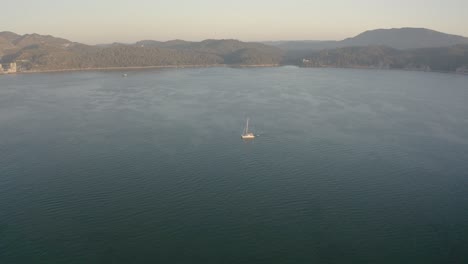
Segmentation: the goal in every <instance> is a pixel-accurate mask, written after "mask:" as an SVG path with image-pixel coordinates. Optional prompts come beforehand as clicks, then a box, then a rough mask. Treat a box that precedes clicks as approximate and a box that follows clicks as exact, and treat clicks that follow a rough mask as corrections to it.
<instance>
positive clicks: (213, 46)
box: [0, 32, 283, 71]
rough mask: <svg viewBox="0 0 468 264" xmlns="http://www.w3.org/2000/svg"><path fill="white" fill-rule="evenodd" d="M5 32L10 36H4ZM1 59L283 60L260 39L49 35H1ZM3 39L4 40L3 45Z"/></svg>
mask: <svg viewBox="0 0 468 264" xmlns="http://www.w3.org/2000/svg"><path fill="white" fill-rule="evenodd" d="M3 35H5V36H7V35H8V36H9V38H8V39H7V38H6V37H2V36H3ZM0 40H1V41H4V42H5V45H3V46H0V49H1V50H2V61H3V62H12V61H16V62H17V63H18V64H19V68H20V70H23V71H28V70H61V69H86V68H106V67H150V66H177V65H180V66H183V65H218V64H240V65H244V64H246V65H265V64H279V63H280V61H281V59H282V54H283V52H282V51H281V50H280V49H279V48H276V47H272V46H268V45H265V44H261V43H251V42H241V41H238V40H204V41H201V42H189V41H182V40H174V41H167V42H158V41H140V42H137V43H135V44H118V43H115V44H111V45H96V46H90V45H84V44H79V43H74V42H70V41H68V40H64V39H60V38H54V37H51V36H41V35H37V34H31V35H24V36H20V35H11V34H10V33H3V32H2V33H0ZM1 43H2V42H0V44H1Z"/></svg>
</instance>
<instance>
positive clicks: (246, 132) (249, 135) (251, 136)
mask: <svg viewBox="0 0 468 264" xmlns="http://www.w3.org/2000/svg"><path fill="white" fill-rule="evenodd" d="M241 138H242V139H254V138H255V135H254V133H252V132H249V118H247V123H246V124H245V127H244V131H243V132H242V135H241Z"/></svg>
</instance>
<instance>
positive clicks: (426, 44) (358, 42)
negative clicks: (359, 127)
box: [264, 28, 468, 50]
mask: <svg viewBox="0 0 468 264" xmlns="http://www.w3.org/2000/svg"><path fill="white" fill-rule="evenodd" d="M264 43H265V44H268V45H272V46H276V47H279V48H281V49H283V50H323V49H335V48H343V47H363V46H387V47H390V48H394V49H401V50H404V49H419V48H436V47H448V46H454V45H457V44H468V38H466V37H462V36H457V35H451V34H446V33H442V32H438V31H434V30H430V29H425V28H392V29H376V30H369V31H366V32H363V33H361V34H359V35H357V36H355V37H352V38H347V39H344V40H341V41H312V40H302V41H301V40H299V41H267V42H264Z"/></svg>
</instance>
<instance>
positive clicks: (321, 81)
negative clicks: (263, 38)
mask: <svg viewBox="0 0 468 264" xmlns="http://www.w3.org/2000/svg"><path fill="white" fill-rule="evenodd" d="M122 73H123V72H120V71H109V72H105V71H103V72H72V73H50V74H20V75H4V76H0V263H269V264H271V263H468V253H467V252H468V251H467V249H468V103H467V102H468V76H461V75H451V74H440V73H424V72H404V71H378V70H345V69H301V68H295V67H278V68H248V69H245V68H199V69H167V70H139V71H126V72H125V73H127V77H122ZM247 117H250V120H251V122H250V125H251V126H250V128H251V130H252V131H253V132H254V133H255V134H256V135H257V137H256V138H255V139H254V140H251V141H243V140H242V139H241V138H240V134H241V133H242V130H243V127H244V124H245V120H246V118H247Z"/></svg>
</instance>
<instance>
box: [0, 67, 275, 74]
mask: <svg viewBox="0 0 468 264" xmlns="http://www.w3.org/2000/svg"><path fill="white" fill-rule="evenodd" d="M279 66H281V65H280V64H252V65H250V64H238V65H235V64H187V65H157V66H130V67H92V68H72V69H53V70H29V71H18V72H14V73H5V74H4V75H8V74H28V73H55V72H79V71H121V70H144V69H179V68H216V67H220V68H222V67H231V68H263V67H279ZM0 74H1V73H0Z"/></svg>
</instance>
